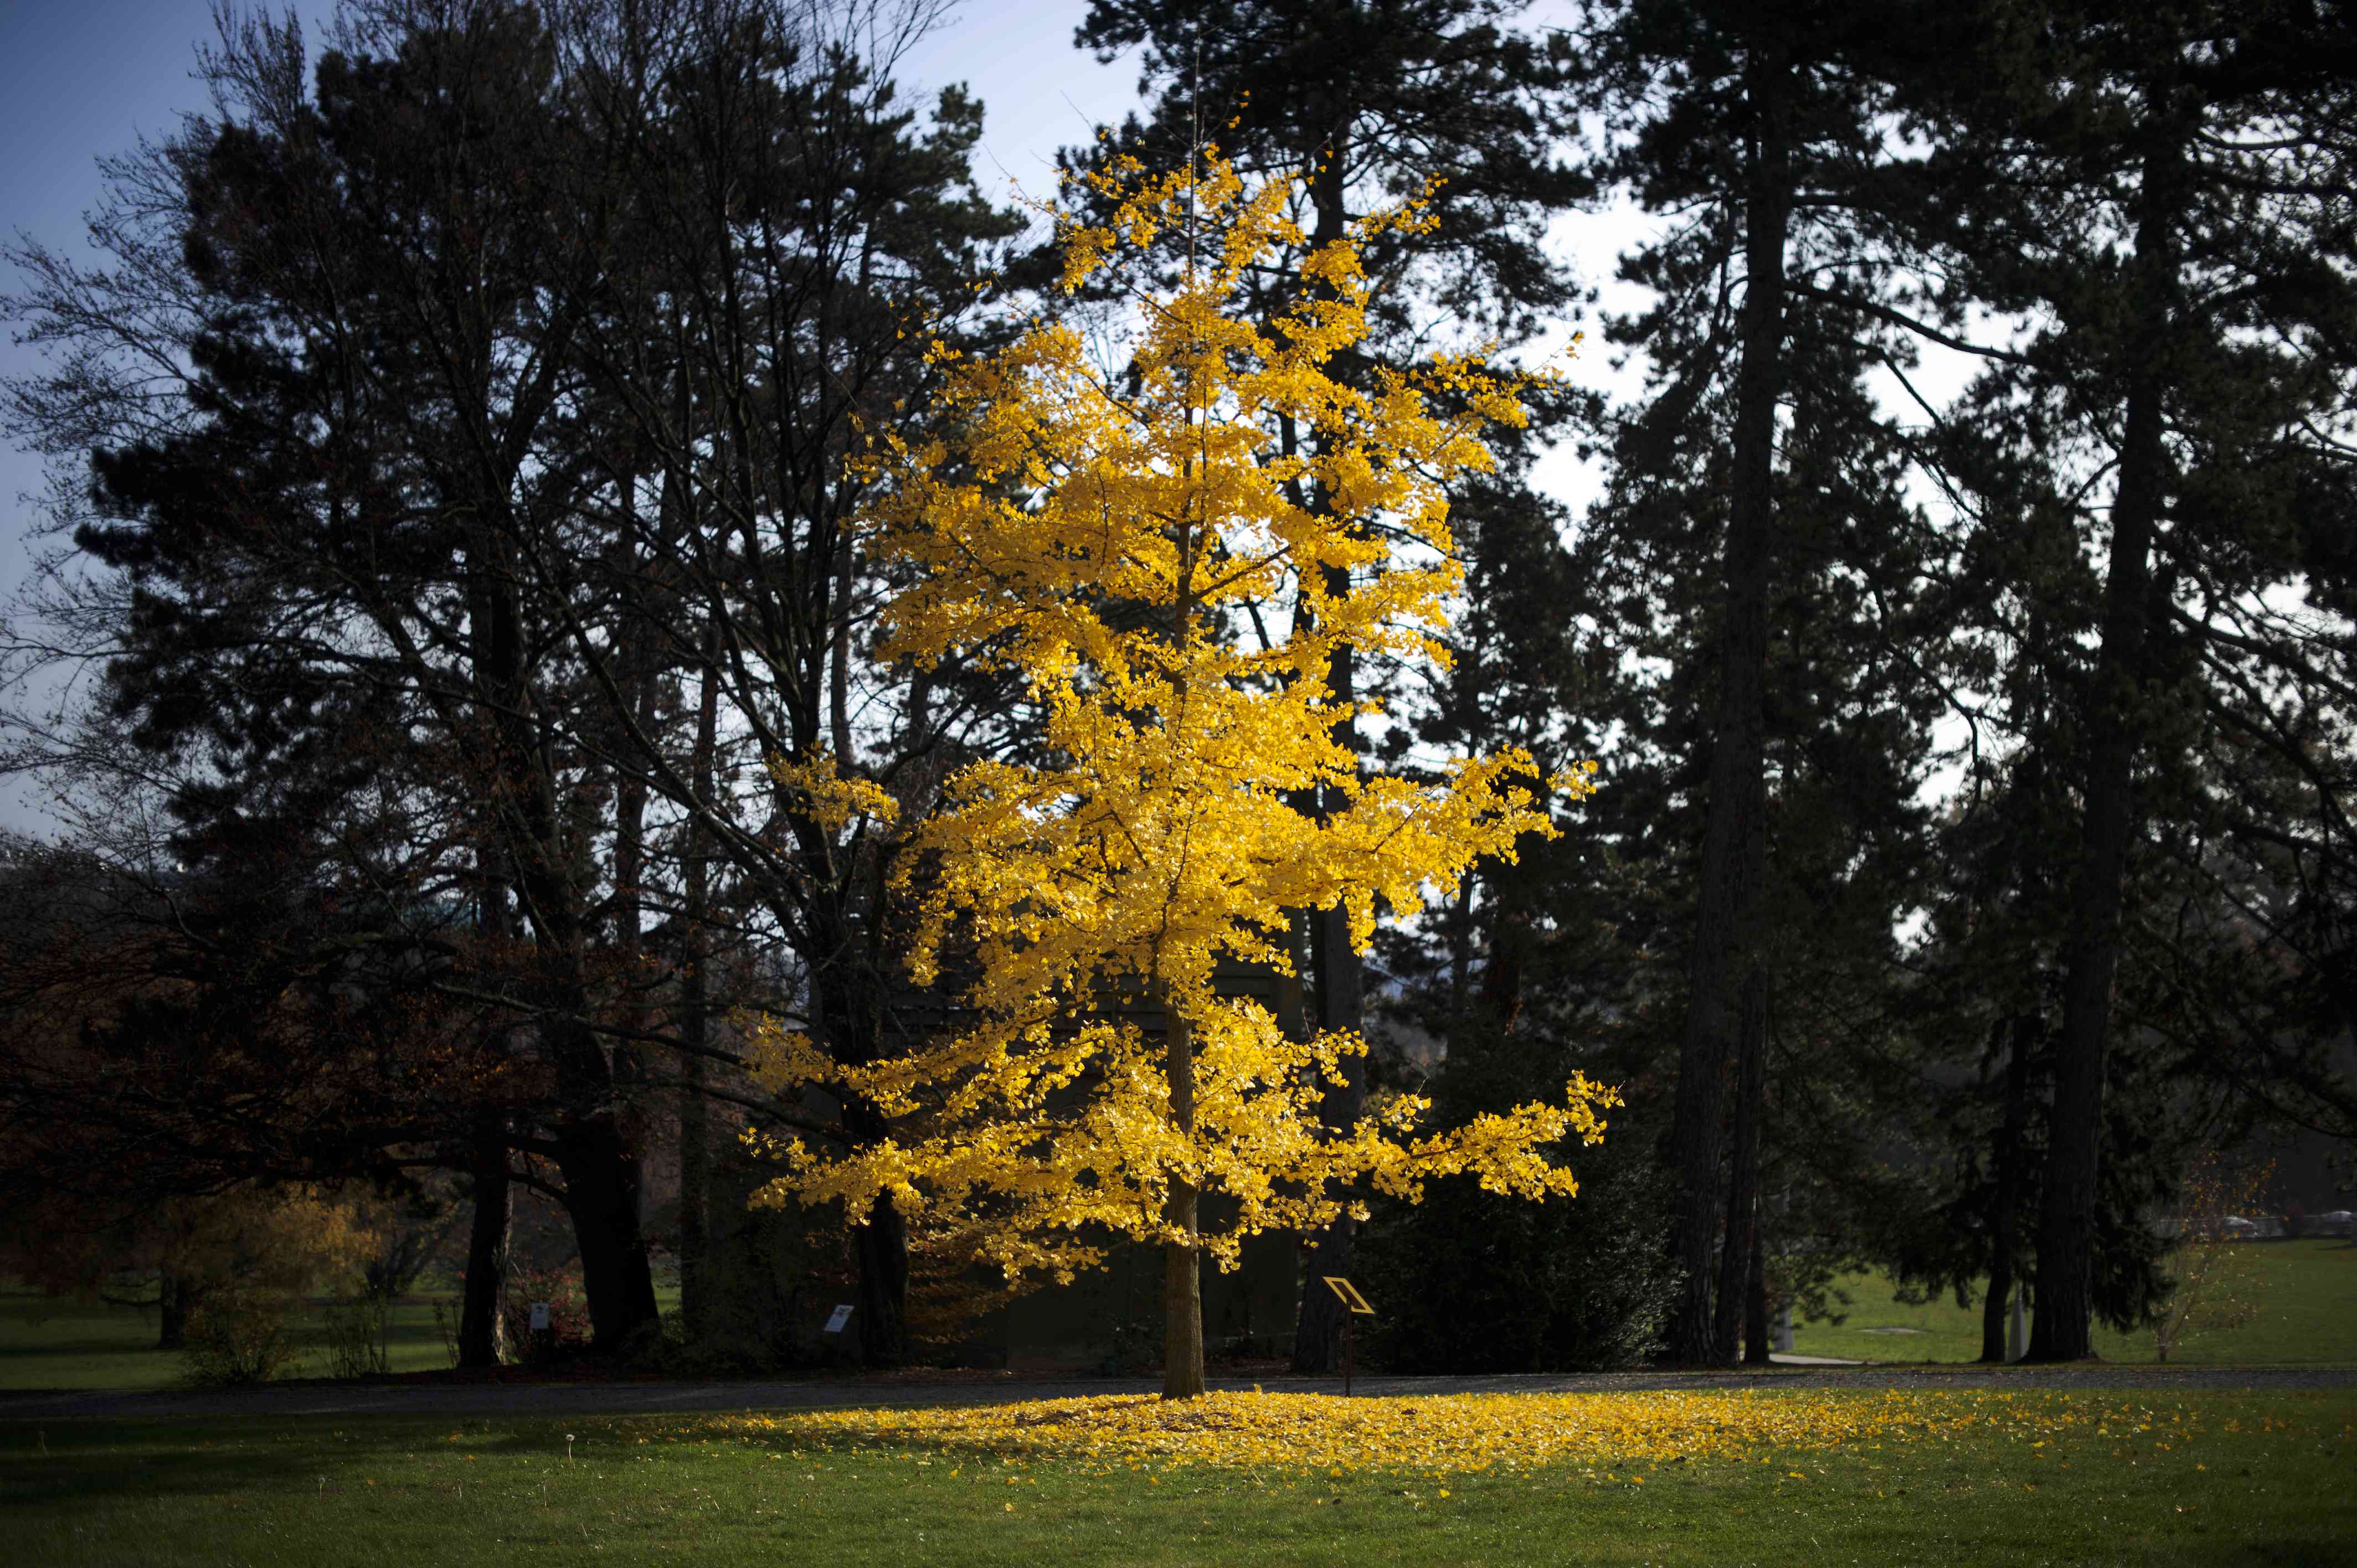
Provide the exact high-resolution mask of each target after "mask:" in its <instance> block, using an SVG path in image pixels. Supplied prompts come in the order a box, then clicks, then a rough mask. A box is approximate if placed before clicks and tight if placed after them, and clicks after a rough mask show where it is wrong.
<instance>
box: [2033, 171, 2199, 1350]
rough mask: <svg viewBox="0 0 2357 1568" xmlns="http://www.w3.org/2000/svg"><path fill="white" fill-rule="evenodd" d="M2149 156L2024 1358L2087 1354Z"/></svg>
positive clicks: (2172, 272) (2156, 314) (2123, 787)
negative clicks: (2034, 1301)
mask: <svg viewBox="0 0 2357 1568" xmlns="http://www.w3.org/2000/svg"><path fill="white" fill-rule="evenodd" d="M2157 135H2158V136H2159V138H2160V139H2159V142H2158V145H2156V146H2155V147H2154V148H2153V149H2152V150H2151V151H2150V152H2149V153H2148V154H2147V156H2146V158H2145V161H2144V168H2143V190H2142V194H2141V200H2140V203H2139V212H2138V215H2137V223H2136V259H2135V261H2134V262H2133V263H2131V265H2130V267H2129V269H2128V270H2129V275H2130V277H2131V278H2132V279H2133V280H2134V285H2133V286H2134V287H2135V289H2136V300H2135V304H2134V310H2135V321H2136V335H2135V341H2134V342H2133V343H2132V345H2131V346H2130V347H2129V349H2128V350H2127V351H2128V353H2129V354H2130V355H2131V356H2132V357H2133V358H2132V362H2131V364H2130V367H2129V370H2128V374H2127V375H2126V378H2125V379H2126V388H2125V391H2126V403H2125V407H2124V408H2123V411H2122V416H2121V441H2120V465H2119V476H2120V477H2119V488H2118V489H2117V491H2116V492H2115V495H2114V497H2113V501H2112V541H2111V558H2110V561H2109V563H2108V564H2107V567H2106V573H2105V580H2104V632H2103V639H2104V640H2103V648H2102V650H2101V652H2100V653H2099V654H2098V655H2097V657H2096V668H2095V678H2094V681H2093V684H2092V687H2091V690H2090V698H2091V703H2092V708H2093V711H2092V712H2091V713H2090V714H2088V720H2087V722H2088V727H2089V731H2090V737H2091V739H2090V745H2089V747H2088V754H2087V773H2086V780H2085V785H2084V788H2083V792H2082V796H2081V799H2082V800H2083V811H2084V813H2085V815H2084V821H2083V832H2082V837H2081V847H2080V854H2079V863H2078V865H2077V868H2076V873H2075V876H2074V879H2073V883H2072V890H2071V908H2070V917H2069V918H2070V924H2069V928H2068V938H2067V940H2066V943H2065V948H2064V978H2063V985H2062V1027H2061V1032H2060V1034H2059V1035H2058V1036H2056V1039H2055V1049H2054V1111H2053V1117H2052V1125H2051V1129H2050V1133H2049V1135H2048V1138H2047V1154H2046V1182H2045V1189H2044V1192H2043V1194H2042V1202H2041V1203H2040V1211H2039V1222H2038V1319H2037V1322H2036V1323H2035V1325H2034V1326H2032V1328H2031V1330H2030V1337H2029V1358H2028V1359H2029V1360H2032V1361H2081V1360H2089V1359H2093V1357H2094V1353H2095V1348H2094V1341H2093V1317H2094V1310H2095V1301H2094V1251H2095V1245H2094V1244H2095V1208H2096V1203H2097V1200H2098V1187H2099V1181H2100V1175H2101V1170H2102V1162H2103V1147H2102V1145H2103V1124H2104V1064H2105V1058H2106V1056H2107V1054H2108V1050H2109V1047H2110V1044H2111V1026H2112V979H2113V974H2114V972H2115V970H2116V968H2117V967H2118V962H2119V944H2120V908H2121V897H2122V892H2123V889H2124V886H2125V885H2126V879H2127V862H2128V849H2129V846H2130V844H2131V843H2133V842H2134V840H2135V837H2136V826H2137V821H2138V802H2137V800H2136V757H2137V756H2138V754H2139V753H2140V752H2141V750H2142V749H2143V742H2144V733H2143V732H2144V728H2145V725H2146V723H2147V719H2146V715H2145V711H2144V710H2145V707H2146V696H2145V692H2144V675H2145V662H2146V660H2145V647H2146V644H2147V640H2148V639H2149V635H2150V631H2151V622H2152V618H2153V615H2154V613H2155V607H2154V606H2153V604H2152V603H2151V597H2152V548H2153V542H2154V539H2155V537H2156V534H2157V532H2158V524H2159V521H2160V515H2161V509H2162V507H2163V506H2164V505H2165V504H2166V496H2167V491H2168V489H2169V452H2168V446H2167V443H2166V430H2165V415H2164V412H2163V408H2162V395H2163V392H2164V390H2165V378H2166V371H2165V357H2166V353H2167V344H2168V335H2169V317H2170V311H2169V298H2170V296H2171V295H2172V294H2173V293H2174V290H2175V285H2176V279H2177V274H2178V266H2179V263H2178V250H2179V242H2178V238H2177V227H2178V221H2179V213H2178V202H2179V196H2178V186H2179V178H2180V174H2179V156H2180V155H2179V149H2178V147H2177V145H2175V143H2174V142H2173V141H2170V140H2169V139H2167V136H2166V134H2164V133H2157Z"/></svg>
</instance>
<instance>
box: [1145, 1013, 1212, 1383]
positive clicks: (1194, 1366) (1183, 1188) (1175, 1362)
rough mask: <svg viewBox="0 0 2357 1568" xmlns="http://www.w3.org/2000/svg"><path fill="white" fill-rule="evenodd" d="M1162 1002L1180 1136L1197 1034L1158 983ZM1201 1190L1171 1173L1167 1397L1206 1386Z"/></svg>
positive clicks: (1191, 1116)
mask: <svg viewBox="0 0 2357 1568" xmlns="http://www.w3.org/2000/svg"><path fill="white" fill-rule="evenodd" d="M1156 990H1157V993H1160V994H1159V996H1158V998H1157V999H1158V1000H1159V1001H1160V1003H1161V1005H1162V1043H1163V1069H1164V1071H1165V1072H1166V1073H1167V1074H1168V1077H1169V1080H1170V1120H1171V1122H1172V1124H1173V1125H1175V1126H1176V1127H1177V1128H1178V1130H1179V1136H1180V1137H1182V1138H1189V1137H1192V1136H1193V1135H1194V1132H1195V1040H1194V1036H1193V1035H1192V1033H1191V1032H1190V1031H1189V1026H1188V1023H1187V1020H1186V1018H1185V1017H1184V1016H1183V1015H1180V1013H1179V1010H1178V1009H1177V1008H1176V1007H1174V1006H1172V1005H1171V1004H1170V998H1169V993H1168V992H1167V991H1163V990H1162V988H1161V987H1160V985H1159V984H1157V986H1156ZM1197 1198H1198V1195H1197V1192H1196V1189H1195V1187H1194V1184H1192V1183H1191V1182H1186V1181H1181V1180H1179V1179H1178V1178H1177V1177H1175V1176H1174V1177H1172V1178H1171V1182H1170V1196H1169V1198H1168V1208H1167V1209H1166V1211H1165V1218H1166V1219H1168V1221H1169V1225H1170V1229H1171V1230H1173V1231H1175V1232H1176V1233H1177V1239H1174V1240H1170V1241H1168V1242H1166V1243H1165V1244H1164V1246H1163V1249H1162V1397H1163V1398H1164V1399H1167V1400H1184V1399H1194V1398H1197V1397H1198V1396H1200V1394H1201V1393H1202V1391H1203V1252H1202V1249H1201V1247H1200V1246H1199V1245H1198V1244H1197V1243H1196V1241H1195V1240H1194V1238H1195V1236H1196V1235H1197V1234H1198V1230H1197V1227H1198V1223H1199V1216H1198V1213H1197Z"/></svg>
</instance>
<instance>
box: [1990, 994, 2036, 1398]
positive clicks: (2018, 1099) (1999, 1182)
mask: <svg viewBox="0 0 2357 1568" xmlns="http://www.w3.org/2000/svg"><path fill="white" fill-rule="evenodd" d="M1998 1027H1999V1028H2001V1029H2003V1030H2004V1031H2005V1033H2006V1050H2007V1057H2006V1064H2005V1121H2004V1122H2003V1123H2002V1124H2001V1125H2000V1126H1999V1128H1998V1130H1997V1143H1996V1213H1995V1214H1993V1215H1992V1216H1991V1217H1990V1220H1989V1270H1988V1276H1989V1277H1988V1292H1987V1294H1986V1298H1985V1299H1984V1300H1983V1301H1982V1303H1981V1359H1982V1360H1983V1361H1986V1362H1987V1363H1988V1364H1990V1365H1991V1366H1999V1367H2001V1366H2003V1365H2005V1363H2006V1362H2007V1361H2008V1360H2010V1359H2012V1352H2011V1349H2010V1348H2009V1347H2008V1345H2007V1340H2006V1317H2007V1303H2008V1301H2009V1300H2010V1299H2011V1297H2012V1295H2013V1287H2014V1283H2015V1281H2014V1269H2013V1260H2014V1255H2015V1253H2017V1252H2018V1251H2020V1248H2021V1234H2020V1220H2019V1218H2018V1217H2019V1214H2020V1211H2021V1184H2022V1181H2023V1179H2024V1177H2025V1176H2026V1174H2027V1173H2026V1172H2025V1171H2024V1170H2023V1168H2022V1167H2023V1164H2024V1161H2025V1159H2026V1157H2027V1151H2025V1150H2024V1149H2023V1148H2022V1139H2023V1136H2024V1134H2025V1133H2026V1132H2027V1131H2028V1127H2029V1053H2030V1048H2031V1047H2032V1046H2033V1045H2034V1044H2035V1043H2036V1041H2037V1038H2038V1035H2039V1031H2040V1022H2039V1018H2038V1015H2037V1014H2035V1013H2017V1014H2015V1015H2013V1016H2012V1017H2010V1018H2008V1019H2007V1020H2005V1021H2004V1022H2003V1023H2002V1024H2000V1025H1998Z"/></svg>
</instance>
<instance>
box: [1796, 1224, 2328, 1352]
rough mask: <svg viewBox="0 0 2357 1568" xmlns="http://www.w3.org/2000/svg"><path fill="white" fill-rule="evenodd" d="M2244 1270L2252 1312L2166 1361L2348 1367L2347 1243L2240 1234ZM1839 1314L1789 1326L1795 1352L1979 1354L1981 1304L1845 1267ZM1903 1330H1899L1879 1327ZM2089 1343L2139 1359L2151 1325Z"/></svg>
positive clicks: (2103, 1333)
mask: <svg viewBox="0 0 2357 1568" xmlns="http://www.w3.org/2000/svg"><path fill="white" fill-rule="evenodd" d="M2234 1255H2235V1259H2236V1262H2237V1263H2238V1265H2239V1266H2240V1267H2242V1268H2244V1269H2246V1270H2247V1271H2248V1272H2249V1274H2250V1276H2251V1278H2252V1282H2253V1284H2252V1290H2251V1294H2253V1296H2254V1297H2255V1300H2256V1302H2257V1304H2258V1308H2259V1315H2258V1316H2257V1318H2256V1319H2255V1320H2254V1321H2253V1322H2251V1323H2248V1324H2246V1325H2244V1326H2242V1327H2240V1328H2236V1329H2231V1330H2224V1331H2220V1332H2215V1333H2212V1334H2209V1335H2205V1336H2202V1337H2196V1338H2194V1339H2191V1340H2190V1341H2188V1342H2187V1343H2186V1344H2185V1345H2184V1346H2183V1347H2182V1348H2179V1350H2178V1351H2176V1352H2175V1353H2174V1354H2172V1355H2171V1356H2170V1357H2169V1362H2170V1364H2171V1365H2172V1366H2175V1365H2183V1366H2193V1367H2201V1366H2212V1367H2215V1366H2235V1367H2276V1366H2309V1367H2319V1366H2325V1367H2330V1366H2343V1367H2345V1366H2357V1246H2352V1245H2351V1244H2350V1243H2349V1242H2347V1241H2345V1240H2301V1241H2245V1242H2243V1243H2240V1244H2239V1245H2237V1247H2236V1248H2235V1251H2234ZM1840 1283H1841V1284H1842V1285H1843V1287H1844V1288H1845V1289H1846V1290H1847V1291H1848V1292H1849V1294H1850V1297H1851V1305H1850V1307H1849V1309H1848V1311H1847V1314H1846V1321H1845V1322H1843V1323H1840V1324H1831V1323H1805V1324H1796V1325H1794V1326H1793V1332H1792V1348H1793V1349H1794V1350H1795V1351H1797V1352H1798V1353H1800V1354H1802V1355H1804V1356H1840V1357H1847V1358H1851V1359H1858V1360H1871V1361H1972V1360H1977V1359H1979V1358H1980V1353H1981V1309H1980V1306H1979V1304H1978V1303H1977V1302H1975V1304H1974V1305H1972V1306H1970V1307H1960V1306H1958V1305H1956V1304H1955V1301H1954V1299H1953V1297H1943V1298H1942V1299H1941V1300H1939V1301H1936V1302H1932V1303H1931V1304H1929V1305H1922V1306H1909V1305H1901V1304H1900V1303H1899V1302H1898V1301H1896V1300H1895V1299H1894V1297H1893V1293H1892V1290H1891V1287H1890V1283H1889V1281H1888V1280H1887V1279H1884V1278H1882V1277H1881V1276H1879V1275H1877V1274H1852V1275H1850V1276H1848V1277H1847V1278H1846V1279H1845V1280H1843V1281H1841V1282H1840ZM1892 1329H1903V1330H1906V1331H1907V1332H1904V1333H1891V1332H1889V1330H1892ZM2095 1350H2096V1353H2097V1354H2098V1355H2100V1356H2102V1357H2103V1358H2104V1359H2105V1360H2107V1361H2115V1362H2120V1363H2123V1364H2129V1365H2149V1364H2150V1363H2152V1362H2153V1361H2154V1360H2155V1359H2157V1358H2156V1356H2155V1355H2154V1352H2153V1343H2152V1331H2151V1330H2150V1329H2145V1330H2142V1331H2140V1332H2138V1333H2135V1334H2115V1333H2113V1332H2111V1331H2110V1330H2108V1329H2106V1328H2104V1327H2103V1326H2100V1325H2098V1326H2097V1327H2096V1330H2095Z"/></svg>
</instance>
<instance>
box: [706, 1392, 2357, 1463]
mask: <svg viewBox="0 0 2357 1568" xmlns="http://www.w3.org/2000/svg"><path fill="white" fill-rule="evenodd" d="M2210 1430H2211V1424H2210V1423H2209V1422H2208V1421H2206V1420H2205V1419H2204V1417H2203V1416H2202V1414H2201V1412H2200V1410H2199V1409H2198V1408H2197V1407H2195V1406H2192V1405H2188V1404H2184V1403H2171V1402H2160V1403H2158V1404H2155V1403H2152V1402H2140V1401H2139V1400H2138V1399H2137V1398H2136V1396H2135V1395H2133V1394H2128V1393H2121V1394H2116V1395H2106V1394H2089V1393H2010V1392H1955V1393H1950V1392H1938V1393H1900V1392H1884V1393H1855V1394H1853V1393H1799V1392H1794V1393H1782V1392H1775V1393H1752V1392H1746V1391H1706V1392H1695V1393H1674V1392H1647V1393H1629V1394H1609V1393H1578V1394H1451V1395H1436V1396H1433V1397H1430V1398H1410V1399H1397V1398H1391V1399H1360V1400H1346V1399H1336V1398H1332V1397H1330V1396H1328V1395H1322V1394H1265V1393H1261V1392H1259V1391H1253V1392H1251V1393H1237V1392H1220V1393H1213V1394H1211V1395H1208V1396H1206V1397H1205V1398H1202V1399H1200V1400H1190V1401H1185V1402H1166V1401H1164V1400H1161V1399H1158V1398H1156V1397H1154V1396H1152V1395H1139V1394H1108V1395H1099V1396H1095V1397H1090V1398H1081V1399H1061V1400H1040V1401H1035V1402H1028V1403H1022V1404H994V1405H966V1406H958V1407H934V1408H930V1409H919V1410H833V1411H817V1412H803V1413H781V1414H775V1415H760V1414H753V1413H749V1412H748V1413H747V1414H744V1415H729V1416H716V1417H701V1418H697V1419H695V1420H694V1421H693V1422H691V1423H686V1424H684V1425H683V1426H682V1427H680V1428H679V1429H678V1430H677V1432H676V1433H675V1434H667V1435H673V1436H674V1437H676V1438H678V1439H683V1440H687V1441H696V1440H706V1441H708V1440H711V1439H714V1438H723V1439H726V1438H737V1439H739V1440H745V1441H750V1442H754V1443H759V1444H765V1445H780V1446H782V1445H789V1444H791V1445H797V1446H799V1445H802V1444H808V1445H811V1446H813V1447H838V1446H853V1445H865V1444H879V1445H884V1446H888V1447H896V1448H901V1449H919V1450H931V1451H935V1452H943V1453H949V1454H969V1455H987V1456H995V1457H999V1458H1015V1459H1027V1458H1036V1459H1075V1460H1080V1461H1082V1462H1083V1463H1092V1464H1094V1465H1110V1466H1123V1465H1126V1466H1133V1467H1135V1466H1145V1467H1149V1468H1160V1467H1165V1466H1191V1465H1203V1466H1223V1467H1251V1466H1303V1467H1311V1468H1315V1469H1318V1470H1321V1471H1327V1472H1330V1473H1331V1474H1335V1475H1344V1474H1356V1473H1361V1472H1368V1471H1416V1472H1423V1473H1433V1472H1458V1473H1469V1472H1477V1471H1485V1470H1495V1471H1500V1472H1506V1471H1512V1470H1514V1469H1517V1468H1530V1467H1534V1466H1546V1465H1579V1466H1596V1465H1612V1466H1639V1465H1644V1466H1661V1465H1663V1464H1675V1463H1679V1462H1682V1461H1685V1460H1701V1459H1713V1460H1732V1461H1738V1462H1742V1461H1750V1462H1762V1461H1765V1460H1766V1459H1767V1458H1768V1457H1769V1456H1770V1455H1779V1454H1792V1453H1796V1452H1816V1453H1824V1452H1827V1451H1843V1450H1847V1451H1851V1452H1857V1451H1861V1450H1867V1449H1872V1448H1877V1447H1882V1446H1886V1445H1888V1446H1890V1447H1897V1446H1900V1445H1920V1444H1973V1445H1975V1446H1980V1445H1985V1444H2005V1445H2008V1446H2011V1445H2016V1444H2018V1445H2019V1447H2020V1449H2021V1450H2022V1451H2024V1454H2025V1456H2026V1457H2031V1458H2045V1457H2060V1456H2061V1451H2062V1450H2063V1449H2064V1448H2065V1447H2066V1446H2067V1447H2068V1448H2070V1449H2072V1450H2077V1451H2080V1452H2083V1453H2086V1454H2087V1455H2089V1456H2091V1457H2092V1456H2093V1455H2097V1454H2103V1453H2109V1454H2112V1455H2119V1456H2126V1457H2131V1458H2133V1457H2136V1456H2138V1455H2147V1454H2154V1455H2158V1454H2167V1453H2169V1452H2171V1451H2173V1450H2176V1451H2181V1450H2183V1449H2184V1448H2186V1447H2187V1445H2189V1444H2192V1443H2194V1442H2196V1441H2197V1440H2198V1439H2199V1438H2201V1436H2202V1435H2203V1434H2205V1433H2207V1432H2209V1431H2210ZM2220 1430H2233V1431H2245V1432H2253V1433H2256V1432H2260V1431H2266V1432H2270V1433H2273V1432H2277V1431H2278V1430H2279V1431H2280V1432H2281V1433H2282V1434H2285V1435H2290V1434H2291V1433H2292V1430H2293V1429H2292V1427H2291V1426H2290V1425H2289V1424H2288V1423H2283V1422H2279V1421H2276V1420H2275V1419H2274V1418H2272V1417H2270V1418H2266V1419H2265V1420H2264V1421H2263V1422H2260V1423H2248V1422H2242V1421H2228V1422H2226V1423H2224V1424H2223V1426H2222V1427H2221V1428H2220ZM2344 1435H2345V1434H2344Z"/></svg>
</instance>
